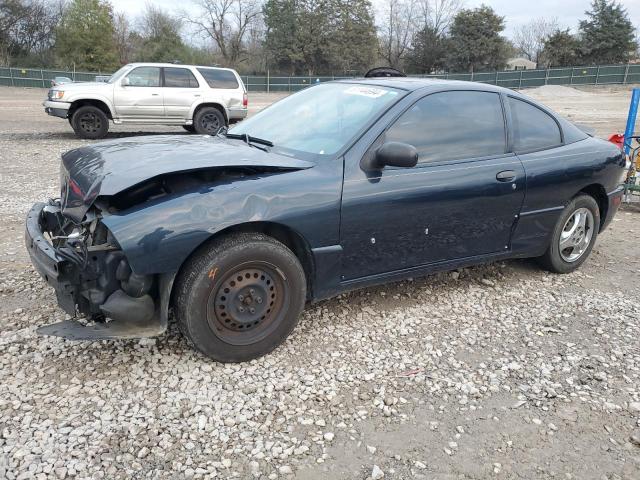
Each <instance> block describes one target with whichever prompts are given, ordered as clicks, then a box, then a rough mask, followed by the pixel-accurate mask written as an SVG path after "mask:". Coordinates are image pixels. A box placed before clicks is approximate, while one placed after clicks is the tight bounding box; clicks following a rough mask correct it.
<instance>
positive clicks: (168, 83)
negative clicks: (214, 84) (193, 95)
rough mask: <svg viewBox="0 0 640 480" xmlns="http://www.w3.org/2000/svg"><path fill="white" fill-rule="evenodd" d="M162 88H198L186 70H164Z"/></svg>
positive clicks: (195, 81)
mask: <svg viewBox="0 0 640 480" xmlns="http://www.w3.org/2000/svg"><path fill="white" fill-rule="evenodd" d="M164 86H165V87H169V88H198V86H199V85H198V81H197V80H196V77H194V76H193V73H191V71H190V70H189V69H187V68H170V67H167V68H165V69H164Z"/></svg>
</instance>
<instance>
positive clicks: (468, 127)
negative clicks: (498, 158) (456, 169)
mask: <svg viewBox="0 0 640 480" xmlns="http://www.w3.org/2000/svg"><path fill="white" fill-rule="evenodd" d="M385 140H386V141H388V142H389V141H393V142H403V143H408V144H410V145H413V146H414V147H416V149H417V150H418V155H419V157H418V162H419V163H427V162H441V161H446V160H458V159H462V158H476V157H487V156H492V155H502V154H504V153H505V151H506V133H505V125H504V115H503V113H502V104H501V102H500V96H499V95H498V94H497V93H492V92H473V91H451V92H442V93H434V94H433V95H429V96H427V97H424V98H423V99H421V100H418V101H417V102H416V103H415V104H414V105H413V106H412V107H411V108H409V110H407V111H406V112H405V113H403V114H402V116H401V117H400V118H398V120H396V122H395V123H394V124H393V125H392V126H391V128H389V130H387V133H386V136H385Z"/></svg>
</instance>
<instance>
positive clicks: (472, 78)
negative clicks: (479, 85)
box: [471, 70, 473, 82]
mask: <svg viewBox="0 0 640 480" xmlns="http://www.w3.org/2000/svg"><path fill="white" fill-rule="evenodd" d="M471 81H472V82H473V70H471Z"/></svg>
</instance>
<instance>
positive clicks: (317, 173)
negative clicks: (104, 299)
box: [103, 162, 342, 275]
mask: <svg viewBox="0 0 640 480" xmlns="http://www.w3.org/2000/svg"><path fill="white" fill-rule="evenodd" d="M341 167H342V163H341V162H339V163H338V162H336V163H335V165H333V166H329V167H327V168H325V169H323V168H318V169H316V168H311V169H307V170H299V171H290V172H283V173H275V174H269V175H266V176H257V177H252V178H250V179H243V180H238V181H234V182H230V183H227V184H217V185H214V186H206V187H201V188H200V189H198V190H195V191H190V192H187V193H184V194H181V195H179V196H174V197H166V198H164V199H161V200H159V201H158V202H157V203H155V204H150V205H147V204H145V205H144V206H142V207H136V208H133V209H130V210H128V211H124V212H121V213H120V214H117V215H109V216H105V217H104V218H103V223H104V224H105V226H106V227H107V228H108V229H109V230H110V231H111V233H112V234H113V235H114V237H115V238H116V240H117V242H118V243H119V245H120V247H121V248H122V250H123V252H124V253H125V255H126V257H127V259H128V261H129V264H130V265H131V268H132V270H133V271H134V272H135V273H137V274H140V275H147V274H159V273H170V272H177V271H178V270H179V268H180V266H181V265H182V263H183V262H184V261H185V260H186V258H187V257H188V256H189V255H190V254H191V252H193V251H194V250H195V249H196V248H197V247H198V246H200V245H201V244H202V243H203V242H205V241H207V240H208V239H209V238H211V236H212V235H215V234H216V233H217V232H220V231H222V230H225V229H227V228H229V227H232V226H235V225H239V224H244V223H250V222H264V221H267V222H272V223H277V224H281V225H284V226H286V227H288V228H290V229H292V230H294V231H297V232H300V234H301V235H302V236H303V237H304V238H305V239H306V240H307V242H308V244H309V246H310V247H311V248H317V247H324V246H326V245H335V244H337V243H338V242H339V223H340V192H341V187H342V184H341V176H340V172H341ZM327 170H330V171H331V172H332V173H331V174H329V175H327V173H328V172H327Z"/></svg>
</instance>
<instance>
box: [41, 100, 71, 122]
mask: <svg viewBox="0 0 640 480" xmlns="http://www.w3.org/2000/svg"><path fill="white" fill-rule="evenodd" d="M42 105H43V106H44V111H45V112H46V113H47V114H48V115H51V116H53V117H60V118H67V116H68V114H69V107H70V106H71V104H70V103H67V102H53V101H51V100H45V101H44V102H43V103H42Z"/></svg>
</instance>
